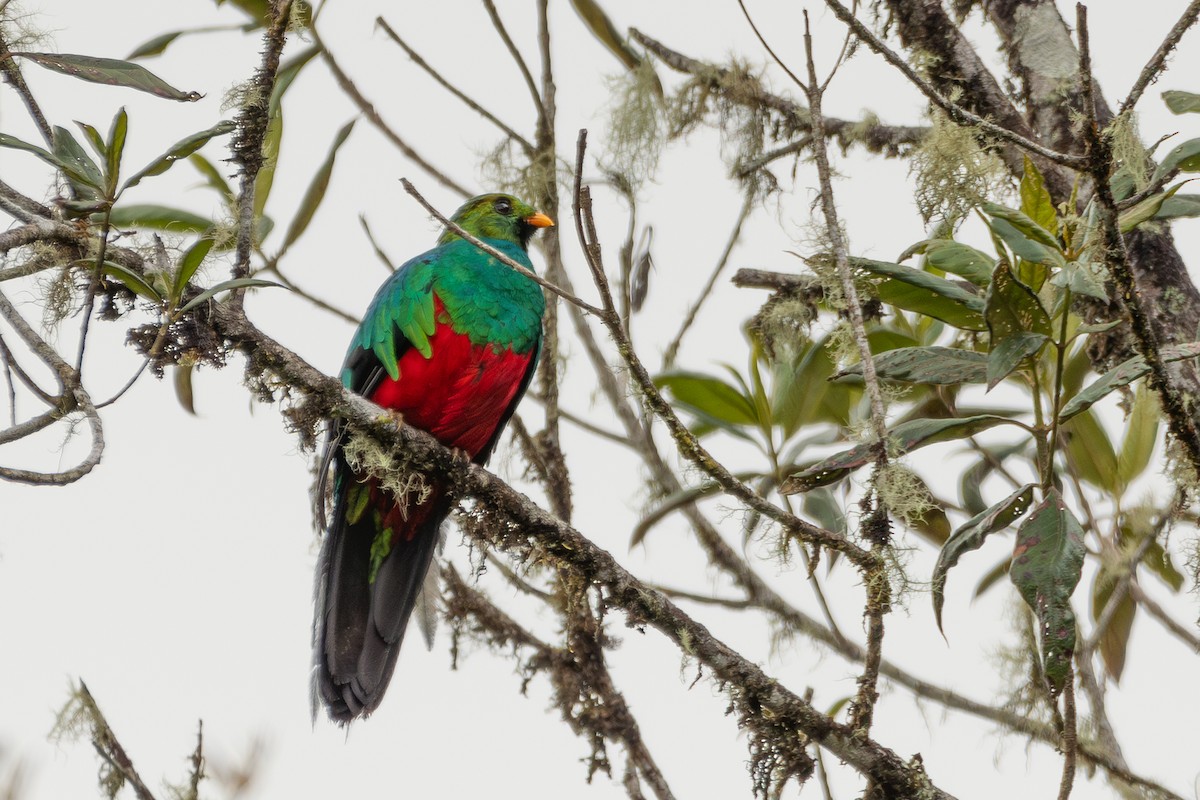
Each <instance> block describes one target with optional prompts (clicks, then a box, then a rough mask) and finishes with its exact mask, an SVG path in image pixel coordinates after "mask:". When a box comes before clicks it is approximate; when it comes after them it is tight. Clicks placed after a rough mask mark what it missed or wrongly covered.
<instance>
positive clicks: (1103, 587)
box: [1092, 568, 1137, 683]
mask: <svg viewBox="0 0 1200 800" xmlns="http://www.w3.org/2000/svg"><path fill="white" fill-rule="evenodd" d="M1116 586H1117V576H1115V575H1113V574H1112V572H1111V571H1110V570H1108V569H1106V568H1102V569H1101V570H1100V571H1099V572H1098V573H1096V577H1095V578H1094V579H1093V580H1092V620H1093V621H1098V620H1099V619H1100V615H1101V614H1103V613H1104V609H1105V608H1106V607H1107V606H1108V603H1109V600H1110V598H1111V597H1112V593H1113V590H1114V589H1116ZM1136 613H1137V604H1136V603H1135V602H1134V601H1133V598H1132V597H1130V596H1129V593H1128V592H1126V593H1125V595H1124V596H1123V597H1122V598H1121V599H1120V600H1119V601H1118V602H1117V607H1116V609H1115V610H1114V612H1113V615H1112V617H1111V618H1110V621H1109V623H1108V627H1107V628H1105V629H1104V632H1103V633H1102V634H1101V635H1100V642H1099V645H1100V657H1101V658H1102V659H1103V660H1104V671H1105V672H1107V673H1108V675H1109V677H1111V678H1112V679H1113V681H1114V682H1117V683H1119V682H1120V680H1121V675H1122V673H1124V671H1125V656H1126V654H1127V652H1128V649H1129V634H1130V633H1132V632H1133V618H1134V616H1135V614H1136Z"/></svg>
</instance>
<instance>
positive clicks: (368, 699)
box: [313, 464, 450, 725]
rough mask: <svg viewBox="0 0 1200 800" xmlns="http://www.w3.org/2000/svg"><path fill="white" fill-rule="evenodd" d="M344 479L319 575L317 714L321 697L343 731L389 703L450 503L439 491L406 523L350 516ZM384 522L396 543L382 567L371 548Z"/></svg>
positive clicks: (386, 514) (386, 515)
mask: <svg viewBox="0 0 1200 800" xmlns="http://www.w3.org/2000/svg"><path fill="white" fill-rule="evenodd" d="M341 466H343V465H342V464H339V467H341ZM341 475H342V476H344V477H342V478H341V481H340V483H342V484H343V485H339V486H337V487H336V492H335V495H336V497H335V503H334V510H333V520H332V524H331V526H330V528H329V532H328V534H327V535H326V538H325V541H324V543H323V545H322V548H321V557H320V562H319V569H318V570H317V585H316V587H315V588H316V591H315V594H316V605H317V614H316V619H315V622H314V626H313V650H314V653H313V659H314V662H315V664H314V673H315V674H314V682H313V712H314V715H315V713H316V705H317V702H318V698H319V700H320V702H321V703H323V704H324V706H325V708H326V709H327V710H328V712H329V716H330V717H331V718H332V719H333V720H335V721H336V722H338V723H339V724H343V725H344V724H346V723H348V722H350V721H352V720H354V719H355V718H357V717H365V716H367V715H369V714H370V713H371V712H372V711H374V710H375V709H376V708H377V707H378V706H379V703H380V701H381V700H382V699H383V694H384V691H385V690H386V689H387V685H388V681H389V679H390V678H391V676H392V671H393V670H394V669H395V667H396V659H397V657H398V656H399V653H400V645H401V643H402V642H403V640H404V631H405V628H406V627H407V625H408V619H409V617H410V616H411V615H412V612H413V608H414V606H415V605H416V603H417V599H418V597H419V596H420V595H421V593H422V590H423V587H424V585H425V578H426V573H427V572H428V571H429V565H430V562H432V560H433V556H434V553H435V552H436V550H437V546H438V541H439V533H438V529H439V527H440V526H441V523H442V521H443V520H444V519H445V518H446V515H447V514H448V513H449V510H450V504H449V502H448V501H447V499H446V498H445V497H444V493H443V492H442V491H441V489H440V487H435V488H434V489H433V492H432V493H431V494H430V495H429V496H428V497H427V498H426V500H425V502H424V503H420V504H415V505H413V507H411V508H409V509H408V512H407V517H406V518H404V519H403V520H402V518H401V515H399V514H397V513H391V512H394V509H393V508H390V507H389V508H385V509H384V511H383V512H382V513H373V512H374V511H375V510H373V509H367V510H366V512H365V513H359V514H357V515H351V514H349V513H348V509H347V502H348V501H347V497H346V495H347V493H348V490H349V485H346V484H350V483H351V482H353V478H352V477H351V475H350V473H349V470H346V471H345V472H342V473H341ZM373 494H374V495H375V496H374V497H373V498H372V503H373V504H374V503H375V502H377V501H378V500H380V499H384V500H385V504H386V500H387V499H388V498H387V496H386V495H384V494H382V493H376V492H373ZM351 516H354V521H353V522H351V521H349V520H350V517H351ZM381 519H383V520H387V524H389V525H390V526H391V527H392V528H393V537H392V540H391V549H390V551H389V552H388V553H387V555H386V556H385V557H383V559H382V561H378V556H377V555H373V548H374V550H375V551H377V550H378V538H379V531H380V528H381V526H382V525H383V524H384V523H381ZM373 559H375V560H376V565H375V570H374V574H372V560H373Z"/></svg>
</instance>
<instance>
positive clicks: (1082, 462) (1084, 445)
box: [1064, 410, 1121, 495]
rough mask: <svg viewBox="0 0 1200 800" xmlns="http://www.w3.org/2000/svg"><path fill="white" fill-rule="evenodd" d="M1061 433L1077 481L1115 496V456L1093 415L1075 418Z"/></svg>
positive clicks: (1090, 413)
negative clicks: (1077, 477) (1064, 439)
mask: <svg viewBox="0 0 1200 800" xmlns="http://www.w3.org/2000/svg"><path fill="white" fill-rule="evenodd" d="M1064 431H1065V432H1066V436H1067V447H1066V454H1067V459H1068V462H1069V463H1070V465H1071V467H1072V469H1073V470H1074V471H1075V473H1076V474H1077V475H1078V476H1079V478H1080V479H1081V480H1083V481H1084V482H1086V483H1090V484H1091V485H1092V486H1096V487H1098V488H1100V489H1103V490H1104V491H1105V492H1108V493H1110V494H1113V495H1116V494H1119V493H1120V488H1121V487H1120V485H1119V482H1118V481H1117V453H1116V451H1115V450H1114V449H1113V446H1112V441H1111V440H1109V438H1108V432H1107V431H1105V430H1104V426H1103V425H1101V424H1100V422H1099V420H1097V419H1096V416H1095V414H1094V413H1093V412H1092V411H1090V410H1089V411H1085V412H1084V413H1082V414H1077V415H1075V416H1074V417H1072V418H1071V421H1070V422H1069V423H1068V424H1067V425H1066V426H1064Z"/></svg>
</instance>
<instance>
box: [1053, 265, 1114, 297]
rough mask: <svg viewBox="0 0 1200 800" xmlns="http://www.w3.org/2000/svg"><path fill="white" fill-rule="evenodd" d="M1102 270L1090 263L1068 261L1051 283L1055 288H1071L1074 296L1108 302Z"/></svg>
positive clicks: (1056, 273) (1055, 274)
mask: <svg viewBox="0 0 1200 800" xmlns="http://www.w3.org/2000/svg"><path fill="white" fill-rule="evenodd" d="M1101 269H1102V267H1100V265H1098V264H1095V263H1093V262H1090V261H1068V262H1067V265H1066V266H1065V267H1063V268H1062V269H1060V270H1058V271H1057V272H1055V273H1054V275H1053V276H1052V277H1051V278H1050V283H1051V285H1053V286H1058V287H1061V288H1069V289H1070V290H1071V293H1072V294H1077V295H1078V294H1081V295H1085V296H1087V297H1094V298H1096V299H1097V300H1107V299H1108V292H1106V291H1105V290H1104V277H1103V276H1102V274H1101V272H1100V270H1101Z"/></svg>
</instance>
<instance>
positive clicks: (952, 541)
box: [932, 483, 1034, 635]
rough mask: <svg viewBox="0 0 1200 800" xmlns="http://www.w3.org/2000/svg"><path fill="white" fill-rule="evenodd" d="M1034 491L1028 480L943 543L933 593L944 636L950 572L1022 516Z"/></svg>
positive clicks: (934, 606)
mask: <svg viewBox="0 0 1200 800" xmlns="http://www.w3.org/2000/svg"><path fill="white" fill-rule="evenodd" d="M1033 490H1034V485H1033V484H1032V483H1027V484H1025V485H1024V486H1022V487H1021V488H1020V489H1017V490H1016V491H1015V492H1013V493H1012V494H1010V495H1009V496H1008V497H1006V498H1004V499H1003V500H1001V501H1000V502H999V503H996V504H995V505H993V506H992V507H991V508H988V509H986V510H984V511H981V512H979V513H978V514H976V515H975V516H973V517H971V519H969V520H967V522H966V524H965V525H963V526H962V527H961V528H959V529H958V530H956V531H955V532H954V533H953V534H951V535H950V538H949V539H947V540H946V544H945V545H943V546H942V551H941V552H940V553H938V559H937V563H936V564H935V565H934V567H933V578H932V589H933V592H932V594H933V615H934V617H935V618H936V619H937V626H938V630H939V631H941V632H942V634H943V635H945V631H944V630H942V604H943V602H944V601H945V591H946V575H947V574H948V573H949V572H950V569H951V568H952V567H953V566H954V565H955V564H957V563H958V560H959V559H960V558H962V556H963V555H964V554H965V553H969V552H971V551H972V550H978V549H979V548H980V546H982V545H983V541H984V539H986V538H987V537H988V534H991V533H995V532H996V531H1000V530H1004V529H1005V528H1007V527H1008V526H1009V525H1012V524H1013V523H1014V522H1016V521H1017V520H1018V519H1020V518H1021V516H1022V515H1024V513H1025V512H1026V511H1028V510H1029V504H1030V503H1031V502H1033Z"/></svg>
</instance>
